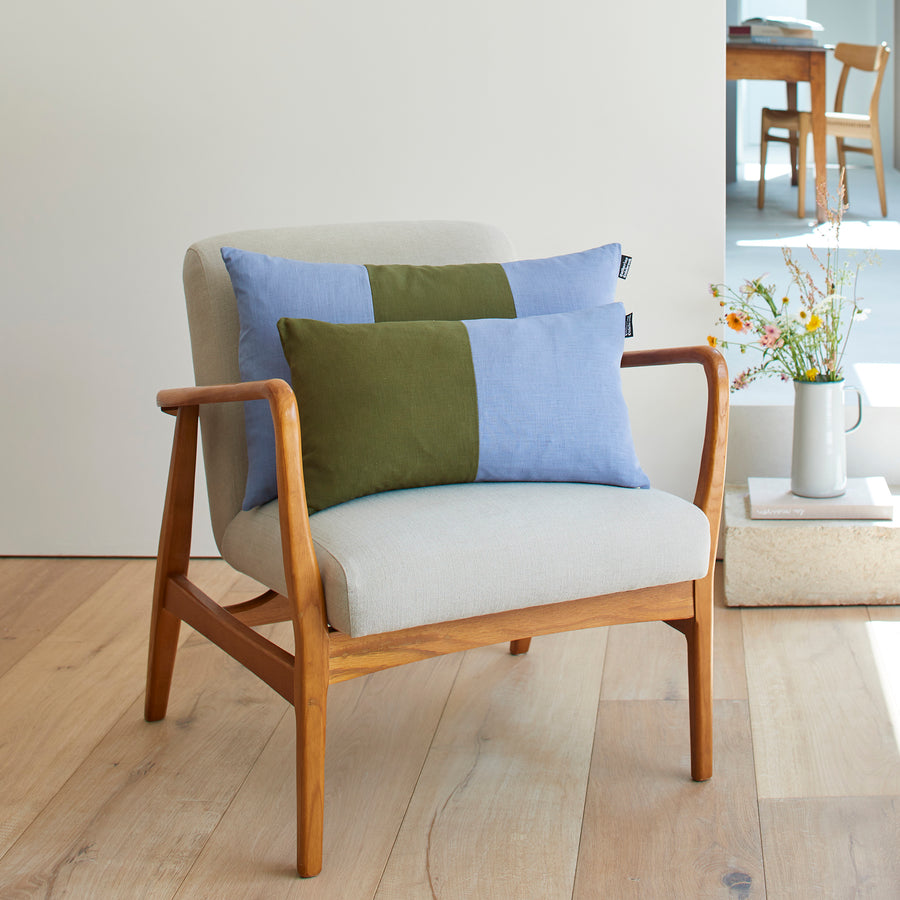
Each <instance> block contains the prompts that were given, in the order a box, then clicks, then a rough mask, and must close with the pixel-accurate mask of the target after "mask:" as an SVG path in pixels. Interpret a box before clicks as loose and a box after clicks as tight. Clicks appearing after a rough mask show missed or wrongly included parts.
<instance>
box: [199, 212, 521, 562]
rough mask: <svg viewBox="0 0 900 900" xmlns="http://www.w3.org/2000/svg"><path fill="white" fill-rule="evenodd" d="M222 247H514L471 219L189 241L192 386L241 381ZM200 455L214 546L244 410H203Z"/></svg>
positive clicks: (320, 257)
mask: <svg viewBox="0 0 900 900" xmlns="http://www.w3.org/2000/svg"><path fill="white" fill-rule="evenodd" d="M221 247H237V248H238V249H241V250H250V251H255V252H258V253H267V254H269V255H271V256H283V257H287V258H290V259H301V260H306V261H308V262H337V263H344V262H346V263H372V264H379V263H407V264H411V265H450V264H454V263H472V262H505V261H508V260H510V259H512V246H511V244H510V242H509V239H508V238H507V237H506V235H504V234H503V232H501V231H499V230H498V229H496V228H493V227H491V226H487V225H480V224H476V223H469V222H389V223H367V224H350V225H328V226H307V227H296V228H271V229H264V230H257V231H236V232H232V233H230V234H222V235H218V236H217V237H211V238H207V239H206V240H203V241H198V242H197V243H196V244H193V245H192V246H191V247H190V248H189V249H188V251H187V255H186V256H185V260H184V291H185V297H186V300H187V313H188V323H189V325H190V333H191V348H192V354H193V359H194V376H195V379H196V383H197V384H198V385H207V384H231V383H234V382H237V381H240V380H241V377H240V370H239V368H238V335H239V323H238V315H237V305H236V301H235V298H234V293H233V291H232V289H231V280H230V278H229V277H228V271H227V270H226V268H225V264H224V262H223V261H222V256H221V253H220V248H221ZM200 425H201V434H202V440H203V459H204V464H205V469H206V481H207V487H208V491H209V505H210V515H211V517H212V526H213V533H214V535H215V539H216V544H217V545H218V546H219V548H220V549H221V543H222V535H223V534H224V532H225V529H226V527H227V526H228V524H229V523H230V522H231V520H232V519H233V518H234V516H235V515H237V513H238V512H239V510H240V508H241V501H242V500H243V496H244V486H245V482H246V478H247V448H246V440H245V436H244V414H243V407H242V406H241V405H240V404H237V403H228V404H209V405H206V406H203V407H201V418H200Z"/></svg>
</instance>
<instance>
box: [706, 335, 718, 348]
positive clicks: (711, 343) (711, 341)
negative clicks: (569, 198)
mask: <svg viewBox="0 0 900 900" xmlns="http://www.w3.org/2000/svg"><path fill="white" fill-rule="evenodd" d="M706 341H707V343H708V344H709V346H710V347H716V346H718V343H719V339H718V338H717V337H713V336H712V335H711V334H709V335H707V336H706Z"/></svg>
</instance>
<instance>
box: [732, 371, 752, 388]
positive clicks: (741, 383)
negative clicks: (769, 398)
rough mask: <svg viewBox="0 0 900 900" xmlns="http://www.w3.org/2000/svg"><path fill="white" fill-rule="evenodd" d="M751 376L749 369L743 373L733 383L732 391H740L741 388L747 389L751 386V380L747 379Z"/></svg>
mask: <svg viewBox="0 0 900 900" xmlns="http://www.w3.org/2000/svg"><path fill="white" fill-rule="evenodd" d="M749 374H750V370H749V369H748V370H747V371H746V372H741V374H740V375H738V376H736V377H735V379H734V381H732V382H731V388H732V390H735V391H739V390H741V388H745V387H747V385H748V384H750V379H749V378H748V377H747V376H748V375H749Z"/></svg>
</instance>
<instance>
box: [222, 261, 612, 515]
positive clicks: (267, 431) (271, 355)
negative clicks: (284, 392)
mask: <svg viewBox="0 0 900 900" xmlns="http://www.w3.org/2000/svg"><path fill="white" fill-rule="evenodd" d="M222 258H223V260H224V261H225V265H226V267H227V269H228V273H229V276H230V277H231V282H232V286H233V288H234V293H235V297H236V299H237V305H238V314H239V317H240V324H241V334H240V342H239V348H238V354H239V364H240V369H241V377H242V378H243V379H244V380H245V381H255V380H261V379H268V378H283V379H285V380H286V381H290V380H291V375H290V368H289V365H288V363H287V361H286V360H285V357H284V354H283V353H282V350H281V345H280V339H279V333H278V328H277V323H278V321H279V319H281V318H284V317H287V318H308V319H316V320H322V321H326V322H331V323H337V324H346V323H374V322H387V321H405V320H461V319H466V320H471V319H476V318H501V317H503V318H512V317H516V316H520V317H522V316H534V315H546V314H552V313H559V312H570V311H574V310H580V309H584V308H587V307H593V306H599V305H603V304H607V303H610V302H612V301H613V299H614V295H615V288H616V279H617V277H618V272H619V264H620V260H621V247H620V246H619V244H607V245H605V246H603V247H598V248H595V249H592V250H587V251H584V252H582V253H573V254H568V255H564V256H557V257H551V258H549V259H537V260H520V261H517V262H511V263H502V264H501V263H481V264H472V265H464V266H397V265H392V266H364V265H347V264H331V263H307V262H302V261H297V260H289V259H282V258H280V257H272V256H267V255H264V254H260V253H252V252H249V251H242V250H236V249H234V248H230V247H223V248H222ZM245 424H246V433H247V452H248V476H247V486H246V492H245V495H244V502H243V508H244V509H245V510H246V509H251V508H253V507H255V506H259V505H261V504H263V503H267V502H269V501H270V500H272V499H274V498H275V496H276V493H277V489H276V480H275V441H274V432H273V426H272V420H271V416H270V414H269V409H268V405H267V403H266V402H265V401H252V402H251V403H248V404H246V407H245ZM305 439H306V438H305V435H304V440H305Z"/></svg>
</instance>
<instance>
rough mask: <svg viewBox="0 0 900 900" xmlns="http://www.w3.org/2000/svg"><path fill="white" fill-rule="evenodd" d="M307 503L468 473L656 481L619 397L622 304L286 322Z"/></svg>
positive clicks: (319, 504)
mask: <svg viewBox="0 0 900 900" xmlns="http://www.w3.org/2000/svg"><path fill="white" fill-rule="evenodd" d="M278 329H279V332H280V334H281V339H282V344H283V345H284V351H285V356H286V358H287V360H288V362H289V364H290V367H291V374H292V378H293V384H294V390H295V392H296V394H297V399H298V407H299V410H300V423H301V431H302V435H303V437H302V445H303V468H304V475H305V481H306V493H307V503H308V506H309V510H310V512H317V511H319V510H322V509H326V508H327V507H329V506H333V505H335V504H338V503H343V502H345V501H347V500H351V499H353V498H354V497H360V496H364V495H366V494H372V493H376V492H378V491H387V490H395V489H399V488H411V487H421V486H423V485H433V484H452V483H455V482H467V481H573V482H591V483H600V484H614V485H619V486H622V487H648V486H649V482H648V481H647V477H646V475H644V473H643V471H642V470H641V468H640V465H639V464H638V462H637V458H636V455H635V452H634V447H633V444H632V439H631V430H630V426H629V422H628V413H627V410H626V408H625V401H624V399H623V396H622V390H621V382H620V364H621V358H622V350H623V345H624V334H625V311H624V309H623V307H622V304H621V303H608V304H606V305H604V306H597V307H594V308H591V309H585V310H580V311H578V312H574V313H560V314H557V315H546V316H531V317H527V318H522V319H474V320H465V321H462V322H443V321H431V322H381V323H375V324H365V325H364V324H355V325H346V324H341V325H335V324H331V323H327V322H321V321H317V320H312V319H287V318H285V319H281V320H280V321H279V323H278Z"/></svg>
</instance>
